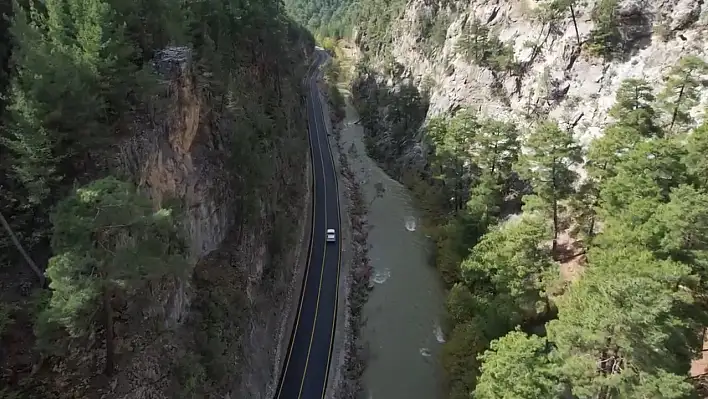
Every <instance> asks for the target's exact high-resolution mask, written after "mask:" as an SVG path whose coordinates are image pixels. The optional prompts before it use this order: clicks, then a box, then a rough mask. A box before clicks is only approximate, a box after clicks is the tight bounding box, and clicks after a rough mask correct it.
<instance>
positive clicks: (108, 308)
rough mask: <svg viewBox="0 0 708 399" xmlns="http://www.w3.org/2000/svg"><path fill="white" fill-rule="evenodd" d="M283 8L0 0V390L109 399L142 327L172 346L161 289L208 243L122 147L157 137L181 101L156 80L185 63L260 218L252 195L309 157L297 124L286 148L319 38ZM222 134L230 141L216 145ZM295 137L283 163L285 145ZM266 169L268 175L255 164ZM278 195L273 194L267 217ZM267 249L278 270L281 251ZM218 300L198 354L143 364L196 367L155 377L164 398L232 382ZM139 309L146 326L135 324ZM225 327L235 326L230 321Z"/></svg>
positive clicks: (188, 270) (244, 197)
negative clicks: (131, 164) (141, 135)
mask: <svg viewBox="0 0 708 399" xmlns="http://www.w3.org/2000/svg"><path fill="white" fill-rule="evenodd" d="M280 8H281V7H280V2H279V1H276V0H261V1H257V2H241V1H232V0H200V1H192V2H182V1H176V0H175V1H173V0H147V1H130V0H128V1H125V0H121V1H118V0H116V1H114V0H47V1H34V0H30V1H17V2H10V1H6V0H2V1H0V13H1V14H2V17H3V18H0V60H2V65H1V68H0V92H1V94H2V95H0V121H1V122H0V123H1V124H0V221H2V222H3V225H2V229H0V231H2V234H0V273H1V277H0V278H1V279H2V280H3V282H2V284H0V288H1V289H0V294H1V297H0V299H1V301H0V334H2V349H1V350H0V366H1V367H2V373H0V374H1V377H2V380H1V381H2V383H0V387H2V388H0V398H16V397H33V398H34V397H37V398H39V397H42V398H55V397H88V396H86V395H87V394H88V393H90V394H91V395H98V394H99V393H101V392H104V393H105V392H106V391H103V389H104V388H106V389H108V388H107V387H108V386H109V384H108V382H109V381H110V377H112V376H114V375H115V374H116V373H117V371H119V370H120V369H121V368H124V367H121V366H125V365H126V364H128V363H130V361H129V360H130V359H131V356H132V355H133V354H137V353H139V352H140V351H141V349H142V348H143V347H144V346H145V345H148V344H149V343H150V342H148V339H147V337H146V336H141V334H143V333H146V331H150V333H151V334H152V335H151V338H150V339H156V337H158V338H159V337H164V336H165V325H166V324H167V323H166V322H164V320H161V319H159V318H158V317H165V316H164V315H163V314H159V312H157V311H156V307H159V306H158V305H156V303H160V301H164V298H157V297H158V296H159V295H162V294H164V292H161V289H163V288H165V286H170V285H169V284H170V283H173V285H172V287H173V288H174V286H175V285H176V286H180V284H182V283H181V282H184V281H187V280H189V279H190V278H191V275H192V270H193V267H194V264H195V262H196V260H197V259H195V255H198V253H197V254H195V252H198V251H199V250H201V248H198V249H197V250H196V251H195V249H194V248H190V247H189V244H190V243H189V242H188V241H189V239H190V237H187V235H188V234H189V232H188V231H187V230H188V227H189V226H186V222H185V218H184V213H185V212H186V211H188V209H184V205H185V204H184V203H183V202H182V201H180V198H162V201H160V205H161V206H159V207H157V208H156V207H155V201H153V199H151V198H148V195H147V193H146V190H145V187H138V186H139V184H141V183H142V184H144V183H145V182H144V181H138V180H139V179H138V176H132V175H130V174H128V173H125V169H129V168H123V169H121V168H116V167H115V165H114V158H115V153H116V152H120V151H121V150H120V149H119V148H118V144H119V143H120V142H121V141H124V140H127V139H129V138H131V137H133V135H134V134H136V132H135V130H136V129H141V128H146V126H148V127H152V128H155V129H156V126H158V125H159V122H155V119H153V118H156V116H155V115H157V114H159V113H160V112H164V109H167V108H169V109H170V110H172V109H178V110H179V107H180V106H184V104H167V103H166V99H167V98H169V96H170V95H171V94H173V92H172V91H169V90H171V89H166V87H168V86H169V85H170V84H174V82H166V81H165V80H169V79H170V76H165V75H163V74H162V73H161V72H158V70H157V69H158V68H157V67H158V66H160V64H161V63H172V64H170V65H181V66H184V65H187V66H188V67H189V68H190V73H191V70H192V69H193V70H194V72H195V75H194V76H190V77H189V79H190V80H193V82H194V83H195V87H197V88H198V91H199V92H198V93H196V96H198V97H199V99H200V101H202V102H201V103H197V107H199V106H201V107H202V110H201V111H202V115H203V118H202V121H197V122H199V123H203V124H204V125H205V126H207V128H209V127H211V128H213V130H211V131H212V139H211V140H212V142H213V143H214V144H213V147H212V148H211V152H210V154H211V157H212V158H216V157H218V158H219V159H223V160H224V165H227V168H228V170H226V171H224V174H223V175H224V176H228V179H229V180H227V181H222V182H220V185H221V186H223V187H225V188H226V187H231V188H232V189H233V190H235V191H237V192H239V193H240V194H239V195H240V197H239V198H238V202H235V203H234V204H235V206H236V205H237V206H238V209H240V210H241V211H244V213H243V214H240V215H239V217H242V220H241V222H242V223H243V224H244V225H247V223H251V222H252V221H253V220H255V218H256V216H257V214H256V212H255V211H253V209H254V204H257V203H258V202H257V201H259V200H260V198H259V197H258V196H261V194H262V193H261V192H260V190H261V189H264V187H265V184H266V183H268V182H270V181H272V180H276V179H280V176H279V175H278V173H281V172H282V171H280V170H278V169H276V167H280V166H281V163H285V164H286V165H287V163H286V161H287V162H289V161H290V160H291V158H294V157H297V159H298V160H299V159H300V157H304V154H305V149H306V141H305V136H304V130H303V134H302V137H301V138H299V139H298V144H297V145H296V146H293V145H292V142H287V140H289V139H290V138H289V137H286V133H285V132H286V131H287V132H290V131H293V132H295V131H296V130H297V129H299V128H301V127H302V126H300V125H299V123H301V122H302V120H300V121H299V122H298V121H297V119H296V118H298V117H299V114H298V115H294V114H293V113H292V110H293V109H294V110H298V109H299V108H300V95H299V90H300V89H299V83H298V82H299V81H300V78H301V75H302V73H303V72H304V70H305V65H304V62H303V59H302V57H303V54H301V52H302V49H303V48H304V47H305V46H307V44H305V43H309V45H311V44H312V42H313V39H312V36H311V35H309V33H307V32H306V31H304V30H303V29H301V28H300V27H299V26H298V25H297V24H296V23H294V22H292V21H291V20H289V19H288V18H287V17H285V15H284V14H283V12H282V10H280ZM284 48H287V49H291V50H290V51H282V49H284ZM184 68H187V67H184ZM173 91H174V90H173ZM185 91H186V89H185V90H183V91H181V92H180V93H182V94H183V92H185ZM165 92H169V93H168V94H165ZM181 98H182V100H185V98H186V97H185V95H182V97H181ZM185 101H186V100H185ZM170 107H173V108H170ZM204 115H206V116H204ZM296 125H297V126H296ZM183 128H184V129H187V127H183ZM219 129H221V130H220V131H222V132H223V131H228V133H227V134H226V135H225V136H223V137H217V132H218V131H219ZM156 130H157V129H156ZM207 131H208V130H207ZM155 135H156V136H157V134H155ZM159 138H160V137H158V138H156V139H155V140H157V139H159ZM284 143H288V144H287V145H284ZM209 145H212V144H209ZM288 145H290V146H291V151H292V154H288V153H287V151H285V152H281V148H282V147H284V146H285V147H287V146H288ZM187 150H189V149H187ZM293 154H295V155H293ZM150 155H151V154H146V157H147V156H150ZM154 156H157V155H154ZM274 159H276V160H277V161H278V162H275V164H277V166H276V167H266V165H273V164H274V161H273V160H274ZM283 159H285V161H283V162H281V160H283ZM199 161H200V160H199V159H198V158H196V157H195V162H199ZM302 162H304V161H302ZM136 166H141V165H136ZM182 166H184V165H182ZM300 168H301V165H300ZM301 169H302V168H301ZM246 171H247V173H246ZM286 180H287V178H286ZM294 183H296V182H293V184H294ZM149 188H150V187H148V189H149ZM152 189H155V187H152ZM288 189H289V186H288ZM148 191H149V190H148ZM246 192H248V193H251V194H250V197H249V194H247V193H246ZM297 192H298V190H297V189H296V192H295V193H296V194H297ZM293 195H294V194H293ZM293 198H294V197H293ZM281 200H282V198H280V193H274V194H273V198H272V199H271V200H268V201H267V202H268V205H267V206H264V207H263V208H262V210H261V212H263V213H265V212H271V211H272V209H271V208H272V207H275V206H280V201H281ZM290 200H291V201H292V198H291V199H290ZM271 203H272V205H271ZM280 211H281V213H282V214H283V215H285V214H286V213H287V214H288V217H289V216H290V215H289V210H287V209H284V208H281V210H280ZM249 213H250V214H251V215H250V216H249ZM258 214H260V213H258ZM249 218H250V219H249ZM284 219H285V217H283V218H280V219H279V218H273V221H269V222H268V224H271V223H274V224H276V225H277V224H278V223H281V224H282V220H284ZM278 229H283V230H289V229H291V228H290V227H287V228H286V227H285V226H276V230H277V231H276V232H275V233H274V236H273V239H272V242H271V244H272V245H273V246H276V245H279V244H280V241H279V240H280V236H278V235H276V234H282V232H281V231H280V230H278ZM272 253H273V259H276V260H277V259H278V258H277V256H279V250H277V249H273V251H272ZM228 266H229V265H228V264H226V267H228ZM270 273H271V274H273V275H277V273H276V272H275V271H272V270H271V271H270ZM174 282H177V283H174ZM187 285H188V284H187ZM197 286H198V287H197V288H199V284H197ZM207 293H208V292H207ZM216 294H217V293H213V294H212V295H211V296H209V297H208V298H202V297H201V296H200V295H204V292H201V291H200V292H198V293H197V296H196V298H194V299H196V301H195V306H197V307H198V308H195V309H193V310H194V312H195V313H196V314H200V312H201V313H204V314H206V315H207V316H209V317H208V318H207V320H204V321H203V323H202V325H201V326H199V328H200V329H204V330H205V331H204V332H200V334H201V335H199V334H197V335H198V336H197V338H196V341H195V342H196V346H198V347H199V349H198V350H195V351H196V354H195V353H189V354H188V355H185V354H184V351H182V352H181V353H182V355H184V356H187V357H188V358H189V360H185V359H177V358H175V359H158V360H155V359H149V362H154V363H160V362H161V361H162V360H164V361H165V362H166V363H169V362H182V363H184V362H188V363H190V366H189V368H188V371H185V370H187V369H184V368H183V369H182V371H179V370H177V371H174V370H173V372H170V373H169V376H168V383H167V384H165V382H164V381H162V380H159V381H154V382H153V383H152V385H154V386H155V389H160V388H159V387H162V386H168V387H170V388H169V389H170V390H172V391H169V392H172V393H169V392H167V391H166V392H161V394H169V395H173V396H170V397H205V396H204V395H208V393H210V392H212V393H213V392H217V391H219V392H222V393H224V392H227V391H229V390H230V389H233V388H234V386H235V385H234V380H235V379H236V378H237V377H238V376H237V375H236V374H238V372H237V371H234V369H233V368H231V369H230V367H233V365H234V362H233V361H232V360H231V358H229V359H227V358H226V356H227V355H228V356H231V357H233V353H232V352H233V351H235V350H236V349H229V347H228V345H230V344H231V343H230V342H228V339H232V338H233V339H236V338H234V336H236V335H238V334H237V331H234V332H233V333H232V334H230V335H225V334H224V331H222V330H220V329H217V327H220V326H222V327H224V328H225V329H226V327H225V326H227V325H226V324H225V321H224V320H223V318H225V317H226V315H225V314H224V315H223V317H221V316H219V314H218V313H217V312H219V311H222V308H221V304H220V303H218V302H219V301H224V300H225V299H224V297H223V296H218V295H216ZM222 294H223V293H222ZM227 294H233V293H226V294H224V295H227ZM187 305H188V304H187ZM200 306H201V308H199V307H200ZM148 310H149V311H148ZM141 312H145V313H141ZM136 314H138V315H139V316H137V318H138V319H140V320H143V318H144V317H147V316H145V315H148V314H151V315H152V317H150V322H149V323H147V322H145V320H143V321H142V322H141V323H129V321H133V322H134V321H136V320H137V319H133V317H134V316H135V315H136ZM228 317H229V318H231V320H228V322H229V323H232V324H234V323H236V321H237V320H233V318H234V317H241V315H239V314H236V313H231V314H229V315H228ZM114 323H116V324H120V325H116V326H114ZM209 323H212V324H209ZM219 323H221V324H219ZM232 324H229V326H231V325H232ZM127 325H130V328H129V329H128V330H126V326H127ZM136 325H140V329H133V328H134V327H135V326H136ZM207 327H208V328H207ZM136 328H137V327H136ZM150 329H153V330H150ZM231 329H232V330H236V328H235V327H234V328H231ZM131 338H136V339H131ZM227 338H228V339H227ZM169 345H173V346H174V345H176V344H175V343H174V342H171V343H169ZM169 345H168V344H165V346H169ZM190 345H192V344H191V343H190ZM233 346H234V347H238V346H239V345H238V344H237V343H234V344H233ZM187 350H188V351H190V350H192V348H187ZM229 351H232V352H229ZM93 352H100V354H96V353H93ZM223 367H226V368H225V369H223V370H220V371H219V370H218V369H220V368H223ZM156 368H157V366H155V367H154V368H152V369H151V370H155V369H156ZM205 370H206V371H205ZM215 370H216V371H215ZM217 371H218V372H217ZM106 377H108V378H106ZM135 377H136V376H131V377H130V378H131V381H130V382H131V383H132V382H134V381H133V380H132V378H135ZM139 377H144V376H139ZM157 377H158V376H157V375H153V378H157ZM115 387H116V385H115V382H114V383H113V384H112V388H111V389H115ZM118 387H119V389H120V384H119V385H118ZM131 389H137V388H136V387H134V386H133V387H131ZM87 392H88V393H87ZM144 394H145V393H143V395H144ZM72 395H75V396H72ZM175 395H176V396H175ZM133 397H137V396H133Z"/></svg>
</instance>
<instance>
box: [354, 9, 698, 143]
mask: <svg viewBox="0 0 708 399" xmlns="http://www.w3.org/2000/svg"><path fill="white" fill-rule="evenodd" d="M540 3H541V2H537V1H534V0H522V1H505V0H489V1H486V0H476V1H475V0H473V1H454V0H452V1H442V0H411V1H409V2H408V3H407V5H406V6H405V9H404V10H403V12H402V14H401V16H400V18H399V19H398V20H396V22H395V23H394V25H393V26H392V34H391V37H392V38H393V39H392V43H391V45H390V49H391V51H390V53H391V55H392V59H393V60H395V63H397V64H399V65H397V67H398V71H396V68H389V69H390V70H393V73H392V74H391V75H389V77H392V78H391V79H389V80H388V81H386V79H381V78H379V79H378V81H379V84H388V85H389V87H390V86H393V85H399V86H400V85H405V84H406V83H411V84H413V85H414V86H415V87H417V88H418V89H419V90H420V91H424V89H429V94H430V102H429V104H430V107H429V111H428V116H431V115H434V114H439V113H444V112H449V111H454V110H456V109H458V108H460V107H471V108H475V109H478V110H479V111H481V112H482V113H483V114H486V115H490V116H494V117H497V118H501V119H508V120H514V121H516V122H518V123H519V124H520V125H521V126H528V125H529V124H530V123H531V120H533V119H534V118H535V117H537V116H540V115H548V116H549V117H551V118H554V119H556V120H558V121H559V122H560V123H561V126H567V127H569V128H572V129H574V132H575V133H576V135H577V137H578V139H579V140H580V142H581V143H583V144H587V143H588V142H589V141H590V140H592V138H594V137H597V136H598V135H599V134H600V133H601V131H602V128H603V126H605V125H606V124H607V123H608V122H609V117H608V115H607V110H608V108H609V107H610V106H611V105H612V104H613V102H614V96H615V92H616V90H617V88H618V87H619V85H620V82H622V81H623V80H625V79H627V78H643V79H645V80H647V81H648V82H650V83H651V84H653V85H654V86H655V88H656V90H657V91H659V90H661V89H662V88H663V86H664V78H665V76H666V75H667V73H668V71H669V69H670V68H671V67H672V66H674V65H675V64H676V62H677V61H678V59H679V58H680V57H682V56H685V55H696V56H699V57H702V58H704V59H706V57H708V56H707V54H708V6H706V5H704V4H703V1H702V0H620V1H618V2H617V8H616V9H615V11H614V12H615V14H614V18H615V21H616V22H617V26H618V30H619V32H618V34H619V35H620V36H621V40H622V49H621V51H620V52H619V54H616V55H615V56H614V57H613V58H612V59H610V60H606V59H603V58H601V57H598V56H594V55H590V54H589V52H588V51H586V49H585V48H584V46H578V42H579V41H580V43H584V42H586V41H587V39H588V37H589V36H590V33H591V30H592V29H593V28H595V25H596V23H595V22H594V21H593V18H592V13H593V10H594V9H595V7H596V6H598V5H599V3H600V2H599V1H595V0H589V1H585V2H576V4H575V7H574V12H575V21H576V24H574V23H573V20H572V18H571V14H570V13H565V14H564V15H563V16H562V17H560V18H557V19H556V20H554V21H551V22H549V21H548V20H544V19H543V18H539V17H538V9H539V5H540ZM546 3H547V1H546ZM474 21H479V23H480V24H482V25H484V26H486V27H488V28H489V29H490V32H492V34H494V35H497V36H498V38H499V40H500V41H501V42H502V43H505V44H506V45H509V46H511V48H512V49H513V59H514V62H515V64H516V65H517V66H518V68H519V69H518V70H517V71H516V72H497V71H494V70H492V69H490V68H488V67H485V66H479V65H476V64H475V63H473V62H470V61H468V60H467V58H466V57H464V56H463V55H462V54H461V51H460V41H461V38H462V37H463V35H464V32H465V31H466V30H469V29H470V25H471V24H473V23H474ZM435 23H437V24H438V25H440V26H442V27H443V28H442V29H441V31H442V32H441V33H440V34H439V36H440V37H439V38H438V40H439V41H440V42H441V43H439V45H437V46H433V47H432V48H431V46H430V45H429V42H430V40H428V39H426V37H425V36H426V35H429V34H427V33H426V32H425V31H426V30H429V27H430V26H431V25H433V24H435ZM576 25H577V34H576V29H575V26H576ZM357 39H358V41H359V42H366V37H361V34H360V36H359V37H358V38H357ZM380 61H381V65H383V64H385V63H386V62H388V63H390V62H391V61H390V60H388V61H383V60H380ZM372 82H373V81H372ZM707 93H708V91H706V90H704V93H703V102H702V105H701V106H698V107H696V109H695V115H696V116H697V117H699V118H700V115H701V114H702V111H703V110H704V109H705V104H706V94H707Z"/></svg>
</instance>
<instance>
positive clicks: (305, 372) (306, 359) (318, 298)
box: [297, 76, 327, 399]
mask: <svg viewBox="0 0 708 399" xmlns="http://www.w3.org/2000/svg"><path fill="white" fill-rule="evenodd" d="M313 78H314V76H313ZM310 99H311V100H312V110H313V112H314V111H316V109H315V101H314V98H312V94H311V95H310ZM317 119H318V118H315V131H316V133H317V134H316V137H317V145H318V147H319V149H320V163H321V164H322V171H323V174H324V167H325V166H324V157H323V156H322V145H321V144H320V133H319V125H318V124H317ZM326 182H327V179H324V183H323V185H324V190H325V191H324V193H325V202H326V199H327V183H326ZM325 205H326V203H325ZM325 228H327V211H326V209H325ZM326 255H327V243H326V242H325V245H324V250H323V251H322V270H321V271H320V285H319V288H318V289H317V303H316V305H315V317H314V321H313V322H312V334H311V335H310V344H309V345H308V348H307V358H305V369H304V370H303V372H302V381H301V382H300V391H299V392H298V394H297V397H298V399H300V397H301V396H302V389H303V387H304V386H305V376H306V375H307V366H308V364H309V363H310V351H311V350H312V341H313V340H314V339H315V326H316V325H317V313H318V310H319V307H320V294H321V293H322V279H323V277H324V267H325V259H327V256H326Z"/></svg>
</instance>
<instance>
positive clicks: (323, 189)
mask: <svg viewBox="0 0 708 399" xmlns="http://www.w3.org/2000/svg"><path fill="white" fill-rule="evenodd" d="M327 57H328V55H327V54H326V53H325V52H324V51H322V50H316V56H315V61H314V62H313V64H312V65H311V66H310V70H309V71H308V74H307V76H306V78H305V84H306V85H307V89H308V96H307V119H308V131H309V139H310V150H311V151H310V155H311V160H312V172H313V190H314V193H313V196H312V198H313V201H312V218H313V219H312V233H311V237H310V249H309V251H308V257H309V260H308V264H307V266H306V270H305V276H304V279H303V286H302V294H301V296H300V301H299V304H298V311H297V316H296V317H297V318H296V321H295V327H294V329H293V333H292V336H291V338H290V345H289V346H288V352H287V355H286V358H285V367H284V368H283V372H282V374H281V376H280V381H279V383H278V384H279V385H278V390H277V392H276V399H322V398H324V394H325V389H326V386H327V377H328V375H327V374H328V372H329V363H330V358H331V357H332V344H333V340H334V331H335V322H336V319H337V303H338V296H339V272H340V263H341V257H340V250H341V235H340V230H341V229H340V225H341V223H340V213H339V191H338V189H337V173H336V171H335V168H334V158H333V156H332V152H331V149H330V147H329V142H328V139H327V127H326V125H325V119H324V118H325V116H324V114H323V110H322V104H321V103H320V96H319V94H318V87H317V79H318V77H319V74H320V70H319V67H320V66H321V65H322V64H323V63H324V62H325V61H326V59H327ZM329 228H333V229H335V230H336V232H337V240H336V241H335V242H329V243H328V242H326V237H325V235H326V230H327V229H329Z"/></svg>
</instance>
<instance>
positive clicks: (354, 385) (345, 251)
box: [318, 90, 370, 399]
mask: <svg viewBox="0 0 708 399" xmlns="http://www.w3.org/2000/svg"><path fill="white" fill-rule="evenodd" d="M318 95H319V96H320V99H321V104H322V107H323V112H324V113H325V114H326V115H332V112H330V111H331V110H330V104H329V101H327V98H326V96H325V95H324V94H323V93H322V90H319V93H318ZM347 109H348V110H349V107H347ZM325 119H326V121H325V124H326V128H327V139H328V142H329V145H330V148H331V150H332V156H333V157H334V161H335V162H334V165H335V170H336V172H337V178H338V182H339V184H338V185H337V186H338V191H339V202H340V208H339V212H340V215H341V223H342V225H341V230H342V232H341V237H342V246H341V250H342V257H341V262H342V263H341V266H340V267H341V271H340V281H339V297H338V303H337V309H338V312H337V322H336V328H335V332H334V343H333V348H332V358H331V362H330V365H329V374H328V376H329V377H328V381H327V388H326V391H325V398H326V399H348V398H356V397H357V394H358V392H359V391H360V377H361V374H362V372H363V361H362V358H361V355H362V354H361V351H360V348H359V347H358V340H357V337H358V332H359V327H360V323H361V319H360V315H361V312H360V309H361V307H362V306H363V304H364V302H365V301H366V296H367V294H368V285H369V276H370V265H369V262H368V259H367V246H366V232H367V231H368V229H367V223H366V206H365V204H364V201H363V200H362V197H361V193H360V189H359V183H358V182H357V181H356V177H355V175H354V174H353V173H352V172H351V170H349V166H348V162H347V155H346V153H345V152H344V150H343V149H342V148H341V144H340V141H339V135H340V134H341V130H342V126H343V123H344V124H346V123H352V122H354V120H352V118H350V115H349V113H347V116H346V117H345V119H344V121H342V122H339V123H337V124H336V125H334V126H333V123H332V118H331V117H330V118H325Z"/></svg>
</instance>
